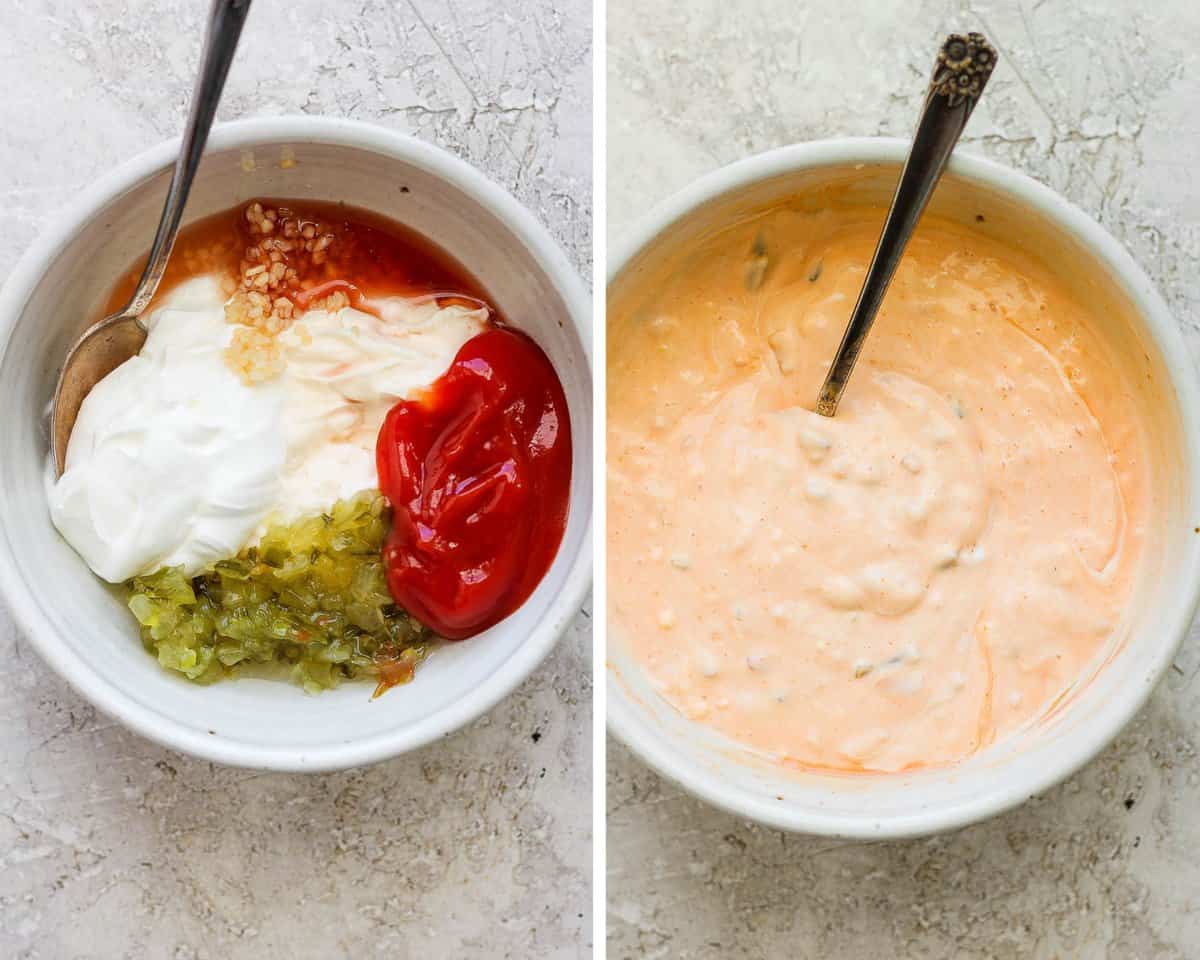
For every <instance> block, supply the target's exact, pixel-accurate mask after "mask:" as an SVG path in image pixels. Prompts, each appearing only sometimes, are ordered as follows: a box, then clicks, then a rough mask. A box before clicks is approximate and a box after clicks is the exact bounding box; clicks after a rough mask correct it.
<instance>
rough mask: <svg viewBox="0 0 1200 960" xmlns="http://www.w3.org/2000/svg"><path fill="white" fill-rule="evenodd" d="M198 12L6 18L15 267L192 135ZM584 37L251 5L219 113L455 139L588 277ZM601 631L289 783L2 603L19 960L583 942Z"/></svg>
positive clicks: (462, 951)
mask: <svg viewBox="0 0 1200 960" xmlns="http://www.w3.org/2000/svg"><path fill="white" fill-rule="evenodd" d="M207 7H208V3H207V0H134V2H130V3H126V2H121V0H90V2H88V3H86V4H85V3H75V2H59V0H13V2H10V3H9V4H7V5H6V9H5V15H4V18H3V20H4V26H3V30H0V87H2V88H3V90H4V96H3V98H0V209H2V210H3V214H4V220H5V224H6V226H5V230H4V233H3V234H2V235H0V276H2V275H4V274H6V273H7V271H8V270H9V269H11V267H12V265H13V264H14V263H15V262H16V259H17V257H18V256H19V255H20V254H21V252H22V251H23V250H24V248H25V247H26V245H27V244H28V243H29V242H30V241H31V240H32V238H33V237H34V236H35V234H36V233H37V232H38V230H39V229H40V228H41V226H42V224H43V223H44V222H45V220H46V219H47V217H48V216H49V215H50V214H51V213H52V212H53V211H55V210H56V209H57V208H58V207H59V206H61V205H62V204H64V203H65V202H66V201H68V200H69V199H70V198H72V197H73V196H74V195H75V194H76V193H77V192H78V191H79V190H80V188H81V187H83V186H84V185H85V184H87V183H89V182H90V181H91V180H92V179H93V178H95V177H96V176H97V175H99V174H101V173H104V172H106V171H108V170H109V169H111V168H112V167H113V166H114V165H115V164H117V163H118V162H120V161H121V160H122V159H124V158H125V157H126V156H128V155H130V154H132V153H134V152H136V151H139V150H141V149H144V148H145V147H148V146H150V145H152V144H154V143H157V142H159V141H161V140H163V139H166V138H168V137H171V136H175V135H177V134H178V132H179V130H180V129H181V127H182V123H183V116H184V112H185V109H186V102H187V98H188V94H189V92H190V90H191V86H192V76H193V72H194V69H195V61H196V57H197V55H198V49H199V36H200V30H201V26H202V19H203V17H204V15H205V14H206V11H207ZM590 43H591V8H590V4H589V3H588V2H587V0H565V2H551V0H528V2H526V3H523V4H521V5H520V8H519V10H518V9H516V8H514V6H513V5H511V4H506V3H502V2H499V0H494V2H493V0H406V2H400V3H392V2H388V0H356V2H354V3H348V2H333V3H329V2H321V0H289V2H287V3H275V2H266V0H260V2H259V3H256V4H255V8H254V9H253V10H252V11H251V14H250V19H249V23H248V24H247V27H246V32H245V35H244V37H243V40H242V47H241V50H240V51H239V56H238V60H237V62H236V63H235V64H234V67H233V70H232V73H231V75H230V78H229V83H228V86H227V88H226V92H225V97H224V101H223V105H222V107H221V110H220V114H219V118H220V119H233V118H235V117H242V116H264V115H272V114H281V113H297V112H305V113H313V114H326V115H332V116H346V117H355V118H359V119H363V120H370V121H374V122H378V123H381V124H384V125H385V126H387V127H390V128H392V129H395V130H401V131H409V132H412V133H414V134H416V135H417V136H420V137H422V138H424V139H427V140H429V141H431V142H434V143H438V144H440V145H441V146H443V147H446V148H447V149H449V150H451V151H452V152H454V153H456V154H458V155H459V156H461V157H463V158H465V159H467V160H469V161H470V162H472V163H474V164H475V165H476V166H478V167H479V168H480V169H482V170H484V171H485V172H486V173H487V174H489V175H490V176H491V177H492V178H493V179H494V180H496V181H497V182H499V183H501V184H502V185H504V186H505V187H507V188H508V189H509V190H511V191H512V192H513V193H514V194H515V195H516V196H517V197H518V198H519V199H520V200H521V201H522V202H524V203H525V204H526V205H527V206H528V207H529V208H530V209H532V210H533V212H534V213H535V214H536V215H537V216H538V217H539V218H540V219H541V220H542V222H543V223H545V224H546V225H547V226H548V227H549V228H550V230H551V231H552V232H553V234H554V236H555V237H556V238H557V239H558V241H559V242H560V243H561V244H562V245H563V247H564V248H565V249H566V250H567V251H568V253H569V254H570V256H571V258H572V260H573V261H574V263H575V265H576V266H577V267H578V268H579V270H580V271H581V273H582V274H583V275H584V276H585V277H586V278H590V275H591V268H590V263H591V138H590V127H591V54H590ZM3 495H4V493H3V491H0V496H3ZM590 636H591V631H590V621H589V618H588V616H587V614H586V612H585V613H584V614H581V615H580V617H579V618H577V620H576V621H575V623H574V624H573V625H572V627H571V629H570V631H569V633H568V635H567V636H566V637H564V639H563V641H562V643H561V644H560V645H559V647H558V649H557V651H556V652H555V653H554V655H552V656H551V657H550V659H549V660H548V661H547V662H546V663H545V664H544V665H543V666H542V668H541V669H539V670H538V671H537V672H536V673H535V674H534V676H533V677H532V678H531V679H530V680H529V681H528V682H527V683H526V684H525V685H524V686H523V687H522V688H521V689H520V691H519V692H518V693H517V694H515V695H514V696H513V697H511V698H510V699H508V700H507V701H506V702H504V703H503V704H502V705H500V706H499V707H497V708H496V709H495V710H493V711H492V712H491V713H490V714H489V715H488V716H486V717H485V718H483V719H482V720H480V721H478V722H477V723H476V724H474V725H473V726H472V727H471V728H469V729H467V730H465V731H462V732H460V733H458V734H456V735H454V736H452V737H450V738H448V739H446V740H445V741H443V742H441V743H439V744H436V745H433V746H431V747H428V748H426V749H424V750H421V751H418V752H417V753H415V754H413V755H410V756H407V757H404V758H401V759H399V760H395V761H392V762H388V763H383V764H380V765H378V766H375V767H372V768H369V769H365V770H358V771H354V772H350V773H343V774H333V775H323V776H288V775H280V774H262V773H254V772H250V771H244V770H230V769H221V768H217V767H214V766H212V765H210V764H208V763H201V762H197V761H193V760H189V759H187V758H186V757H182V756H179V755H177V754H174V753H172V752H170V751H167V750H163V749H161V748H159V747H157V746H155V745H153V744H151V743H148V742H146V741H143V740H141V739H140V738H138V737H136V736H134V735H133V734H130V733H127V732H126V731H125V730H124V729H123V728H121V727H119V726H116V725H114V724H113V723H112V722H110V721H108V720H107V719H106V718H104V717H102V716H97V714H96V712H95V711H94V710H93V709H92V708H91V707H89V706H88V705H87V704H86V703H84V702H82V701H81V700H80V699H79V698H78V697H77V696H75V695H74V694H73V693H72V692H71V691H70V690H69V689H68V688H67V687H66V685H65V684H64V683H63V682H62V681H61V680H59V679H58V677H57V676H56V675H54V674H52V673H51V672H50V670H49V669H48V668H47V667H46V666H44V665H43V664H42V662H41V661H40V660H39V659H38V657H37V655H36V653H34V651H33V650H32V649H31V647H30V646H29V644H28V643H27V642H26V640H25V639H24V638H22V637H21V636H20V635H19V634H18V633H17V631H16V630H15V628H14V626H13V623H12V621H11V618H10V617H9V616H8V615H7V613H6V611H5V610H4V609H3V607H2V606H0V663H2V664H3V667H2V672H3V682H4V688H5V690H4V695H3V698H2V699H0V867H2V870H0V956H3V957H5V958H10V957H11V958H44V960H73V958H80V960H82V958H89V960H90V958H94V960H113V958H129V960H142V958H146V960H161V958H174V960H201V958H209V960H261V958H275V957H287V958H303V960H307V958H320V960H327V958H333V957H353V958H355V960H358V958H365V957H388V958H396V960H406V958H409V957H412V958H418V957H419V958H422V960H424V958H442V957H455V958H458V957H463V958H476V957H479V958H489V960H490V958H496V957H513V958H520V960H525V958H531V957H553V958H562V960H566V958H576V957H584V956H589V955H590V944H591V940H592V935H591V917H590V903H591V882H590V877H591V829H590V817H589V811H590V809H591V782H592V778H591V747H590V745H591V714H590V700H591V681H590V667H589V663H590Z"/></svg>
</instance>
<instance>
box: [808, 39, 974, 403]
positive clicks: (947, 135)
mask: <svg viewBox="0 0 1200 960" xmlns="http://www.w3.org/2000/svg"><path fill="white" fill-rule="evenodd" d="M995 66H996V51H995V50H994V49H993V48H992V46H991V44H989V43H988V42H987V40H986V39H984V36H983V34H981V33H968V34H967V35H966V36H965V37H964V36H961V35H959V34H951V35H950V36H949V37H947V38H946V41H945V43H943V44H942V47H941V49H940V50H939V51H938V55H937V60H936V62H935V63H934V65H933V77H932V78H931V79H930V81H929V92H928V93H927V94H926V96H925V106H924V107H923V108H922V110H921V117H920V119H919V120H918V121H917V132H916V133H915V134H914V135H913V143H912V148H911V149H910V150H909V152H908V159H907V160H905V161H904V169H903V170H902V171H901V172H900V182H899V183H898V184H897V185H896V193H895V196H893V197H892V206H891V209H890V210H888V215H887V219H886V220H885V221H884V224H883V232H882V233H881V234H880V235H879V243H878V245H877V246H876V247H875V255H874V256H873V257H872V258H871V266H870V268H869V269H868V270H867V276H866V279H865V280H863V286H862V292H861V293H859V295H858V303H856V304H855V305H854V312H853V313H852V314H850V322H849V323H848V324H847V325H846V332H845V334H843V335H842V342H841V345H840V346H839V347H838V350H837V354H836V355H835V356H834V358H833V363H832V364H830V366H829V373H827V374H826V375H825V383H824V385H823V386H822V387H821V393H820V396H819V397H818V399H817V413H819V414H821V416H823V417H832V416H833V415H834V413H836V412H837V406H838V401H839V400H841V398H842V391H843V390H845V389H846V381H847V380H848V379H849V378H850V371H851V370H853V369H854V362H855V361H856V360H857V359H858V354H859V351H861V350H862V347H863V343H864V342H865V341H866V339H867V334H868V333H869V332H870V331H871V324H872V323H874V321H875V314H876V313H877V312H878V311H879V305H880V304H881V303H882V302H883V297H884V294H885V293H887V288H888V284H890V283H891V282H892V275H893V274H894V273H895V272H896V267H897V265H898V264H899V263H900V258H901V257H902V256H903V255H904V248H905V247H906V246H908V239H909V237H911V236H912V233H913V230H914V229H916V226H917V221H918V220H920V219H921V214H922V213H923V212H924V210H925V205H926V204H927V203H928V202H929V197H930V195H931V194H932V193H933V189H934V187H936V186H937V184H938V181H939V180H940V179H941V178H942V171H944V170H945V169H946V163H947V161H948V160H949V159H950V152H951V151H952V150H953V149H954V145H955V144H956V143H958V138H959V136H961V135H962V132H963V128H964V127H965V126H966V125H967V119H968V118H969V117H970V116H971V111H972V110H974V109H975V104H976V103H978V102H979V96H980V94H981V93H983V87H984V85H985V84H986V83H987V81H988V77H990V76H991V75H992V69H993V68H994V67H995Z"/></svg>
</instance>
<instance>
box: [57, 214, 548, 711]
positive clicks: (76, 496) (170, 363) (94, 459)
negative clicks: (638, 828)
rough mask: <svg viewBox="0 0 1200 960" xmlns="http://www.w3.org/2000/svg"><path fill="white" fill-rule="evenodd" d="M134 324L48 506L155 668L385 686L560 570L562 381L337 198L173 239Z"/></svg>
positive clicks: (205, 224)
mask: <svg viewBox="0 0 1200 960" xmlns="http://www.w3.org/2000/svg"><path fill="white" fill-rule="evenodd" d="M135 280H136V273H131V275H130V277H129V278H126V279H125V280H123V281H122V283H120V284H118V287H117V289H116V290H114V292H113V295H112V303H113V304H115V305H116V306H117V307H119V305H120V304H121V303H123V302H124V300H125V298H126V297H127V296H128V294H129V293H130V291H131V289H132V284H133V283H134V282H135ZM147 326H148V328H149V336H148V337H147V340H146V343H145V345H144V347H143V349H142V351H141V352H140V353H139V354H138V355H137V356H135V357H133V358H131V359H130V360H128V361H127V362H126V363H124V364H122V365H121V366H120V367H118V368H117V369H116V370H114V371H113V372H112V373H111V374H110V375H109V376H107V377H106V378H105V379H104V380H102V381H101V382H100V383H99V384H97V385H96V387H95V388H94V389H93V390H92V392H91V393H90V394H89V395H88V396H87V398H86V399H85V401H84V403H83V406H82V408H81V409H80V413H79V418H78V420H77V422H76V424H75V427H74V430H73V432H72V435H71V440H70V443H69V445H68V449H67V456H66V468H65V470H64V472H63V475H62V476H61V477H60V478H59V479H58V480H57V482H56V483H54V484H53V485H52V487H51V489H50V492H49V499H50V507H51V516H52V518H53V520H54V522H55V524H56V526H57V527H58V529H59V530H60V532H61V533H62V534H63V536H64V537H65V538H66V539H67V540H68V542H70V543H71V545H72V546H73V547H74V548H75V549H76V550H77V551H78V552H79V553H80V555H81V556H82V557H83V559H84V560H85V561H86V562H87V563H88V565H89V566H90V567H91V568H92V570H93V571H95V572H96V573H97V574H98V575H99V576H100V577H102V578H103V579H105V580H108V581H110V582H112V583H123V584H125V587H126V589H127V591H128V592H129V596H130V608H131V609H132V610H133V612H134V614H135V616H136V617H137V619H138V621H139V623H140V624H141V627H142V636H143V640H144V642H145V644H146V646H147V647H148V649H150V650H151V651H152V652H153V653H155V655H156V656H157V657H158V659H159V661H160V663H162V664H163V665H164V666H166V667H168V668H171V669H175V670H178V671H180V672H181V673H183V674H184V675H186V676H187V677H188V678H190V679H193V680H197V681H211V680H215V679H219V678H221V677H224V676H228V675H229V674H231V673H232V672H234V671H236V670H241V669H244V668H246V667H249V666H251V665H260V666H264V665H265V666H270V665H279V664H285V665H288V666H289V667H290V668H291V675H292V678H293V679H294V680H295V681H296V682H298V683H301V684H303V685H304V686H305V687H306V688H308V689H310V690H316V689H322V688H325V687H328V686H332V685H334V684H336V683H337V682H338V681H339V680H341V679H344V678H347V677H357V676H360V675H362V676H370V677H373V678H375V679H376V681H377V683H378V684H379V686H380V688H381V689H384V688H386V687H388V686H390V685H392V684H394V683H397V682H401V681H403V680H406V679H409V678H410V677H411V676H412V672H413V668H414V667H415V665H416V663H417V662H419V661H420V660H421V659H422V658H423V657H424V656H425V654H426V653H427V652H428V650H429V649H430V648H431V647H432V646H433V645H434V644H436V643H437V642H438V641H439V640H443V639H445V640H461V639H465V638H467V637H470V636H473V635H475V634H477V633H479V632H481V631H482V630H485V629H487V628H488V627H490V626H492V625H494V624H495V623H497V622H499V621H500V620H501V619H503V618H504V617H505V616H507V615H509V614H510V613H512V612H513V611H514V610H515V609H516V608H517V607H518V606H520V604H521V603H522V602H524V600H525V599H526V598H527V597H528V596H529V594H530V593H531V592H532V591H533V589H534V587H536V585H537V584H538V582H539V581H540V580H541V578H542V577H543V576H544V574H545V573H546V571H547V570H548V569H549V567H550V564H551V562H552V561H553V558H554V555H555V553H556V551H557V549H558V545H559V542H560V540H561V537H562V534H563V530H564V528H565V524H566V514H567V493H568V489H569V486H570V476H571V435H570V425H569V418H568V415H567V409H566V401H565V398H564V395H563V391H562V387H561V385H560V383H559V381H558V378H557V376H556V375H555V373H554V370H553V367H552V366H551V364H550V362H549V360H548V359H547V357H546V355H545V354H544V353H543V352H542V351H541V349H540V348H539V347H538V346H537V345H536V344H535V343H534V342H533V341H532V340H531V339H529V338H528V337H527V336H525V335H524V334H521V333H518V332H516V331H515V330H513V329H511V328H510V327H508V326H507V325H506V324H505V323H503V322H502V320H501V318H500V317H498V316H497V314H496V312H495V310H494V309H493V308H492V307H491V306H490V305H489V304H488V301H487V297H486V294H485V292H484V291H482V290H481V289H480V288H479V287H478V285H477V284H476V283H475V282H474V281H473V279H472V278H471V277H470V276H469V275H468V274H467V273H466V272H465V271H464V270H463V269H462V268H461V267H459V266H458V265H457V264H455V263H454V262H453V261H452V260H451V259H450V258H449V257H448V256H447V255H445V254H444V253H443V252H442V251H440V250H439V249H438V248H436V247H435V246H433V245H432V244H430V243H428V242H427V241H425V240H423V239H422V238H419V237H416V236H414V235H412V234H411V233H409V232H407V231H405V230H404V229H403V228H401V227H399V226H398V225H396V224H391V223H389V222H387V221H384V220H381V219H380V218H378V217H374V216H372V215H371V214H369V213H366V212H364V211H359V210H354V209H351V208H347V207H344V206H340V205H332V204H310V203H292V202H289V201H255V202H253V203H250V204H249V205H247V206H245V207H240V208H238V209H236V210H232V211H229V212H227V213H225V214H221V215H218V216H217V217H213V218H209V219H208V220H205V221H202V222H200V223H199V224H196V225H195V226H193V227H191V228H189V229H188V230H186V231H184V233H183V235H182V236H181V238H180V241H179V243H178V244H177V247H176V251H175V253H174V254H173V256H172V259H171V265H170V267H169V269H168V273H167V276H166V277H165V279H164V283H163V285H162V287H161V288H160V293H159V295H158V296H157V297H156V300H155V302H154V303H153V304H152V305H151V308H150V310H149V311H148V315H147ZM385 424H386V426H385ZM501 534H502V535H501Z"/></svg>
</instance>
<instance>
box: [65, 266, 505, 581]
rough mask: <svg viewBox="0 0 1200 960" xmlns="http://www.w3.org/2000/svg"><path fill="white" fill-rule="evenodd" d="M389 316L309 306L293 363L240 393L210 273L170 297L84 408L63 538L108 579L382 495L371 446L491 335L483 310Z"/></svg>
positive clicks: (287, 349)
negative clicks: (369, 493)
mask: <svg viewBox="0 0 1200 960" xmlns="http://www.w3.org/2000/svg"><path fill="white" fill-rule="evenodd" d="M379 309H380V314H381V317H382V319H380V318H379V317H375V316H373V315H371V314H368V313H363V312H361V311H358V310H354V309H351V308H345V309H342V310H338V311H333V312H326V311H323V310H312V311H308V312H307V313H304V314H302V315H301V316H300V317H298V318H297V320H296V322H295V323H294V324H293V326H292V327H291V328H290V329H289V330H287V331H286V332H284V333H283V334H281V346H282V349H283V355H284V358H285V362H286V366H285V369H284V372H283V373H282V374H281V375H280V376H278V377H276V378H274V379H271V380H267V381H265V382H262V383H256V384H254V385H247V384H245V383H243V382H242V380H240V379H239V378H238V377H237V376H236V375H235V374H234V373H233V372H232V371H231V370H230V369H229V367H228V366H227V364H226V362H225V359H224V356H223V354H224V350H225V347H226V346H227V345H228V343H229V341H230V338H231V337H232V335H233V331H234V329H235V327H234V326H233V325H231V324H229V323H227V322H226V320H225V313H224V297H223V296H222V294H221V291H220V286H219V283H218V282H217V280H216V279H215V278H213V277H200V278H197V279H194V280H191V281H189V282H187V283H185V284H182V285H180V286H179V287H177V288H175V289H174V290H173V291H171V292H170V293H169V294H168V295H167V296H166V297H165V298H164V300H163V302H162V304H161V306H159V307H158V308H157V309H156V310H154V311H153V312H152V313H151V314H150V315H149V317H148V318H147V326H148V327H149V330H150V333H149V336H148V337H147V340H146V344H145V346H144V347H143V348H142V351H141V353H140V354H138V355H137V356H136V357H133V358H131V359H130V360H128V361H126V362H125V363H124V364H122V365H121V366H120V367H118V368H117V369H116V370H114V371H113V372H112V373H111V374H109V375H108V376H107V377H105V378H104V379H103V380H102V381H101V382H100V383H98V384H97V385H96V386H95V387H94V388H93V389H92V391H91V393H89V394H88V396H87V398H86V399H85V400H84V403H83V406H82V407H81V409H80V412H79V419H78V420H77V421H76V424H75V428H74V430H73V432H72V434H71V439H70V442H69V444H68V447H67V457H66V469H65V471H64V473H63V475H62V477H61V478H59V479H58V481H57V482H55V483H53V484H51V487H50V490H49V502H50V514H51V518H52V519H53V521H54V524H55V526H56V527H57V528H58V530H59V532H60V533H61V534H62V535H63V537H64V538H65V539H66V540H67V542H69V543H70V544H71V545H72V546H73V547H74V548H75V549H76V550H77V551H78V552H79V554H80V555H81V556H82V557H83V559H84V560H85V561H86V562H87V564H88V566H89V567H91V568H92V570H93V571H95V573H96V574H97V575H99V576H100V577H102V578H104V579H105V580H108V581H110V582H114V583H117V582H120V581H123V580H126V579H128V578H129V577H131V576H135V575H137V574H144V573H149V572H152V571H154V570H157V569H160V568H162V567H167V566H182V567H184V569H185V571H186V572H188V573H189V574H193V573H196V572H197V571H199V570H200V569H201V568H203V567H204V566H205V565H206V564H208V563H210V562H212V561H214V560H220V559H224V558H227V557H231V556H234V555H235V554H236V553H237V552H238V551H239V550H241V549H242V548H243V547H244V546H246V545H247V544H249V543H251V542H253V541H254V540H255V539H257V537H258V536H259V535H261V533H262V532H263V530H264V529H265V524H267V523H268V522H274V521H285V522H286V521H289V520H292V519H296V518H298V517H302V516H305V515H311V514H315V513H320V512H322V511H324V510H326V509H328V508H329V507H330V506H332V505H333V503H334V502H335V501H337V500H338V499H339V498H343V497H348V496H352V495H353V494H355V493H357V492H359V491H360V490H364V489H368V488H372V487H375V486H376V485H377V483H378V481H377V479H376V475H375V437H376V434H377V433H378V430H379V427H380V425H381V423H382V421H383V418H384V416H385V415H386V413H387V411H388V409H389V408H390V407H391V405H392V404H393V403H395V402H396V400H398V399H400V398H402V397H407V396H410V395H412V394H413V393H415V392H418V391H420V390H422V389H424V388H426V387H427V386H428V385H429V384H430V383H432V382H433V381H434V380H436V379H437V378H438V377H439V376H440V375H441V374H442V373H443V372H444V371H445V370H446V369H447V368H448V367H449V365H450V363H451V362H452V361H453V359H454V356H455V354H456V353H457V352H458V350H459V348H460V347H461V346H462V345H463V343H465V342H466V341H467V340H469V339H470V338H471V337H473V336H475V335H476V334H477V333H480V332H482V330H483V329H484V328H485V327H486V324H487V311H486V310H485V309H483V308H480V309H477V310H472V309H468V308H465V307H461V306H450V307H445V308H439V307H438V306H437V304H436V303H434V302H432V301H421V300H407V299H404V298H388V299H386V300H383V301H380V303H379Z"/></svg>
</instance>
